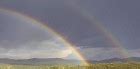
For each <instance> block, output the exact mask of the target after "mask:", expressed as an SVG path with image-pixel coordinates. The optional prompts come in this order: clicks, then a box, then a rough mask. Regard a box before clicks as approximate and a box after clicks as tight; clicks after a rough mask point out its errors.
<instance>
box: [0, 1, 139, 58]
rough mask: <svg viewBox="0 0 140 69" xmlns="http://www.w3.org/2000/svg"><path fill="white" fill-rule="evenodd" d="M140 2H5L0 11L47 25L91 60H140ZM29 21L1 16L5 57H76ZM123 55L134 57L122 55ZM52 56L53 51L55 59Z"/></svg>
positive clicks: (0, 3)
mask: <svg viewBox="0 0 140 69" xmlns="http://www.w3.org/2000/svg"><path fill="white" fill-rule="evenodd" d="M139 2H140V1H138V0H1V1H0V7H1V8H6V9H11V10H14V11H16V12H19V13H24V14H26V15H29V16H31V17H34V18H36V19H38V20H39V21H41V22H42V23H44V24H48V25H49V26H50V27H51V28H53V29H54V30H56V31H58V32H59V33H60V34H61V35H63V36H65V37H66V38H67V39H68V40H69V42H71V43H73V44H74V45H75V47H76V48H77V49H78V50H79V51H80V52H81V54H82V55H83V56H84V57H85V58H86V59H93V60H94V59H107V58H113V57H122V55H123V57H124V56H133V57H140V54H139V53H140V46H139V45H140V44H139V43H140V32H139V29H140V23H139V22H140V14H139V12H140V8H139V6H140V5H139ZM29 22H31V21H26V20H23V19H22V18H18V17H16V15H11V14H8V13H5V12H2V11H0V49H1V50H0V51H1V52H0V57H2V58H3V57H6V58H32V57H38V58H52V57H53V58H63V57H67V58H72V57H71V54H72V51H71V50H69V49H68V48H66V47H65V46H64V44H63V43H62V42H61V41H59V39H58V37H56V36H53V35H52V34H50V33H49V32H48V31H46V30H42V29H41V28H40V27H38V26H37V25H32V24H30V23H29ZM116 43H119V44H116ZM120 44H121V45H120ZM122 50H123V51H125V52H126V53H129V54H126V53H124V54H120V52H118V51H122ZM44 52H47V53H46V54H45V53H44ZM49 52H53V55H52V54H50V53H49ZM64 52H67V54H66V53H64ZM21 53H22V55H21ZM31 54H32V55H31ZM56 55H57V56H56Z"/></svg>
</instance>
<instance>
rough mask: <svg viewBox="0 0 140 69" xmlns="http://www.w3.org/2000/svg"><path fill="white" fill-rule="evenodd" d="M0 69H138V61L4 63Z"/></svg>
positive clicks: (139, 66) (139, 65)
mask: <svg viewBox="0 0 140 69" xmlns="http://www.w3.org/2000/svg"><path fill="white" fill-rule="evenodd" d="M0 69H140V64H139V63H114V64H113V63H110V64H109V63H107V64H106V63H104V64H103V63H102V64H90V65H89V66H84V65H6V64H1V65H0Z"/></svg>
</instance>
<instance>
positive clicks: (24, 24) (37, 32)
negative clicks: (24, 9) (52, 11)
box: [0, 11, 53, 48]
mask: <svg viewBox="0 0 140 69" xmlns="http://www.w3.org/2000/svg"><path fill="white" fill-rule="evenodd" d="M0 22H1V23H0V43H1V44H3V45H4V47H5V48H11V47H13V46H14V48H15V47H16V46H17V47H18V45H15V44H24V43H28V42H30V41H31V42H32V41H42V40H46V39H48V40H50V39H52V38H53V37H52V36H51V35H50V34H48V33H49V32H47V30H42V29H41V28H39V26H37V25H35V24H34V25H33V24H32V23H31V22H32V21H27V20H24V19H22V18H20V17H16V15H12V14H10V13H4V12H2V11H0Z"/></svg>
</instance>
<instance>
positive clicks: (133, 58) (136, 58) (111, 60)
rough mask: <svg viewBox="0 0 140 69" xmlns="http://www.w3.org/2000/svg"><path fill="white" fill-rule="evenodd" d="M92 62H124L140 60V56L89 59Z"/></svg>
mask: <svg viewBox="0 0 140 69" xmlns="http://www.w3.org/2000/svg"><path fill="white" fill-rule="evenodd" d="M89 62H90V63H113V62H114V63H124V62H140V57H130V58H122V59H121V58H111V59H104V60H99V61H96V60H95V61H94V60H92V61H89Z"/></svg>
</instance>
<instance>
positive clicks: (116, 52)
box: [80, 47, 140, 60]
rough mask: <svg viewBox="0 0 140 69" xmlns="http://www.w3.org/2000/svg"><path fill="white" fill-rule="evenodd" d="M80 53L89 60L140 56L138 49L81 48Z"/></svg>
mask: <svg viewBox="0 0 140 69" xmlns="http://www.w3.org/2000/svg"><path fill="white" fill-rule="evenodd" d="M80 50H81V53H82V54H83V55H84V56H85V57H86V58H87V59H91V60H103V59H110V58H126V57H140V49H133V50H126V49H119V48H104V47H100V48H83V49H80Z"/></svg>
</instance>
